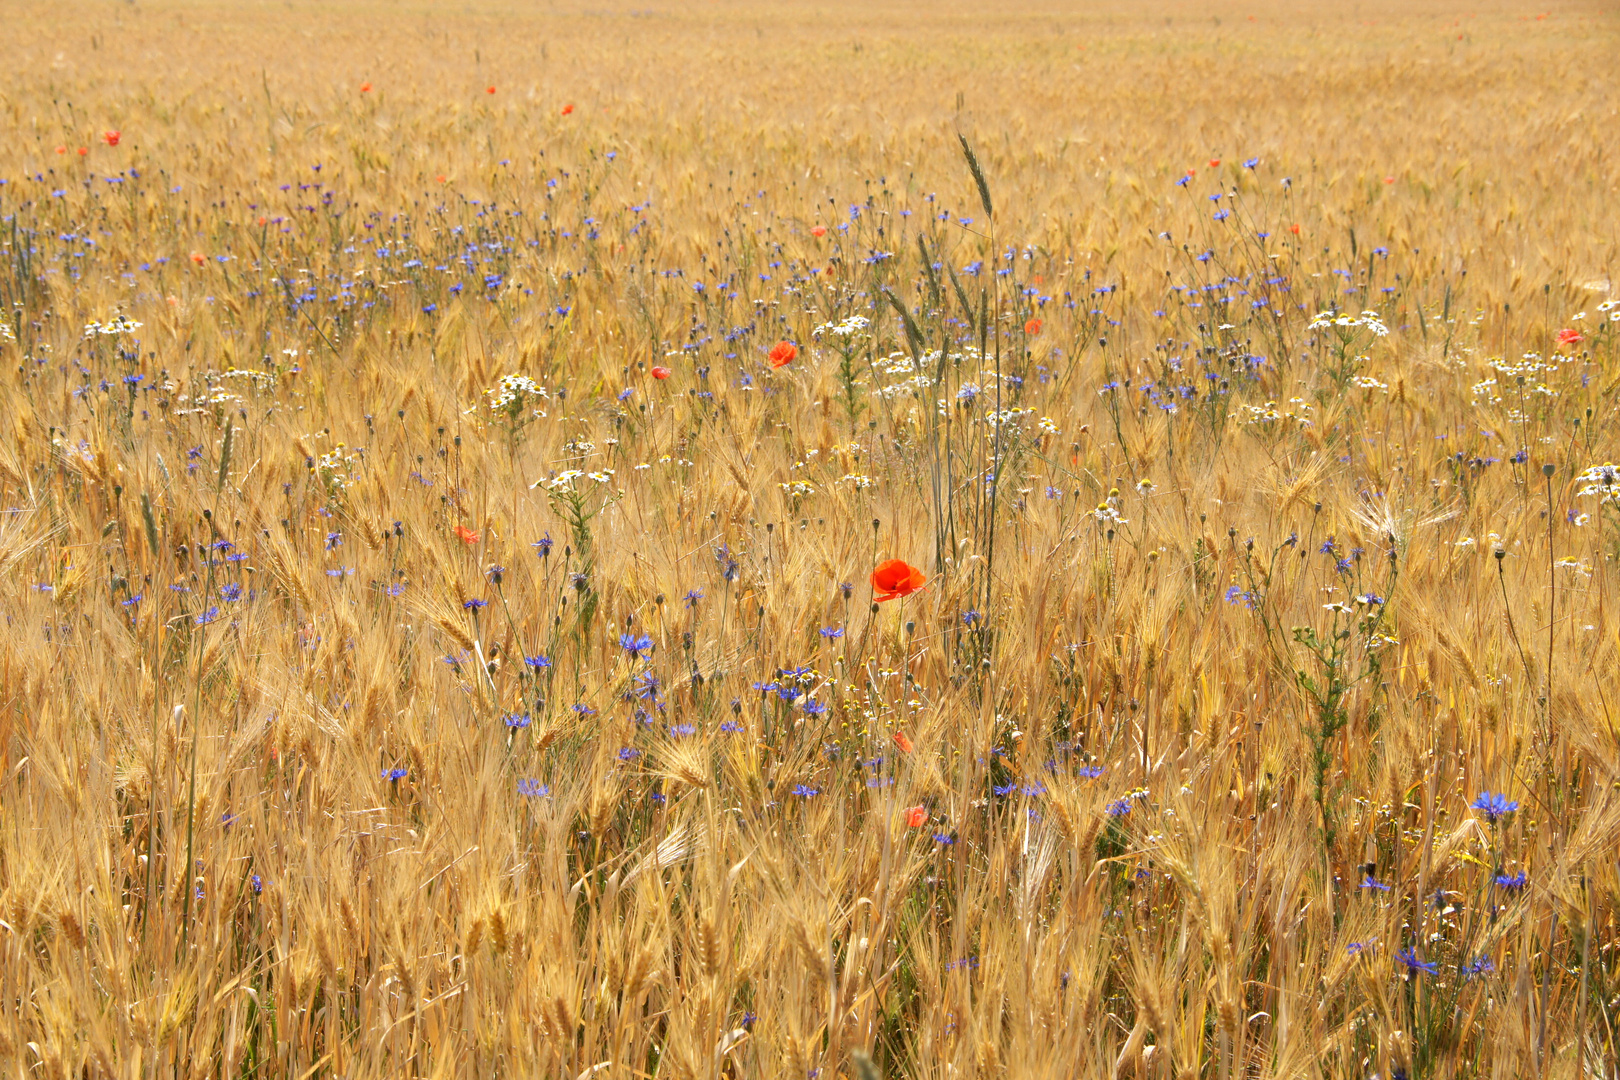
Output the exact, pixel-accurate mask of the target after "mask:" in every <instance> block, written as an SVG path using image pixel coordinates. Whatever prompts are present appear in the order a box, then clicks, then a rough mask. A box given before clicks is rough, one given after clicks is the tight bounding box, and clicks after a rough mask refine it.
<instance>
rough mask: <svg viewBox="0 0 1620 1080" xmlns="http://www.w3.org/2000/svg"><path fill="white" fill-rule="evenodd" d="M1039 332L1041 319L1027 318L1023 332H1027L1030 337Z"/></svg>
mask: <svg viewBox="0 0 1620 1080" xmlns="http://www.w3.org/2000/svg"><path fill="white" fill-rule="evenodd" d="M1040 332H1041V320H1039V319H1031V320H1029V322H1027V323H1025V324H1024V333H1026V334H1028V335H1029V336H1030V337H1034V336H1035V335H1036V334H1038V333H1040Z"/></svg>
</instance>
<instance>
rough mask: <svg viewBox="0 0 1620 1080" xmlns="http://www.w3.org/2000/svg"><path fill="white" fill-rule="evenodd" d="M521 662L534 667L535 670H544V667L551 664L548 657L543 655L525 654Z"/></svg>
mask: <svg viewBox="0 0 1620 1080" xmlns="http://www.w3.org/2000/svg"><path fill="white" fill-rule="evenodd" d="M523 662H524V663H525V664H528V665H529V666H530V667H532V668H534V669H535V670H536V671H544V670H545V669H546V668H548V667H550V666H551V661H550V659H548V658H547V657H544V656H525V657H524V658H523Z"/></svg>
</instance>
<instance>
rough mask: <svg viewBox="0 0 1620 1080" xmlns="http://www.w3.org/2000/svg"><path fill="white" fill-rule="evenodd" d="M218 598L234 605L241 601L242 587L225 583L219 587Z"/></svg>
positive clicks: (234, 583)
mask: <svg viewBox="0 0 1620 1080" xmlns="http://www.w3.org/2000/svg"><path fill="white" fill-rule="evenodd" d="M219 598H220V599H221V600H224V601H225V602H227V603H233V604H234V603H235V602H236V601H238V600H240V599H242V586H240V585H238V584H237V583H236V582H234V581H231V582H227V583H226V584H224V585H221V586H220V587H219Z"/></svg>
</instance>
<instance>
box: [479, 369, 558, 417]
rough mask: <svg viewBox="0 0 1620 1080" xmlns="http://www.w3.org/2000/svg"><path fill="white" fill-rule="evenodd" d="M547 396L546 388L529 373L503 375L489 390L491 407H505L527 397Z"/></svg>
mask: <svg viewBox="0 0 1620 1080" xmlns="http://www.w3.org/2000/svg"><path fill="white" fill-rule="evenodd" d="M547 396H548V395H547V394H546V388H545V387H543V386H541V385H540V384H539V383H537V382H535V381H534V380H533V379H531V378H529V377H528V376H527V375H502V376H501V381H500V382H498V383H496V384H495V386H494V387H493V388H492V389H491V390H490V391H489V407H490V408H492V409H505V408H507V407H509V406H511V405H514V404H517V403H519V402H521V401H523V400H524V399H525V398H531V397H537V398H544V397H547Z"/></svg>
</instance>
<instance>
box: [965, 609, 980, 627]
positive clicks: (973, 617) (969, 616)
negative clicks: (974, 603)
mask: <svg viewBox="0 0 1620 1080" xmlns="http://www.w3.org/2000/svg"><path fill="white" fill-rule="evenodd" d="M978 621H979V613H978V612H977V611H964V612H962V625H963V626H972V625H973V624H974V623H976V622H978Z"/></svg>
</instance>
